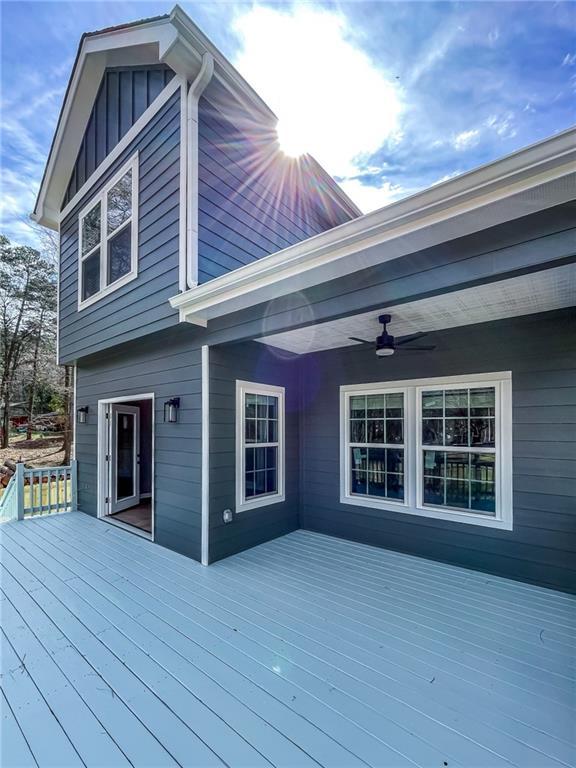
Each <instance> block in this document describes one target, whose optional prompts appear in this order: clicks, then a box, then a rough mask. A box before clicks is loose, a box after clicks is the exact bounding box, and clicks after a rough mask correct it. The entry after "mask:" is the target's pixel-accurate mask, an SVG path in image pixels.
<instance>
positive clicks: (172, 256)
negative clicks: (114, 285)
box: [59, 92, 180, 362]
mask: <svg viewBox="0 0 576 768" xmlns="http://www.w3.org/2000/svg"><path fill="white" fill-rule="evenodd" d="M136 151H139V158H140V169H139V174H140V179H139V183H140V189H139V212H138V216H139V227H138V241H139V242H138V276H137V277H136V279H134V280H132V281H131V282H129V283H127V284H126V285H125V286H123V287H122V288H119V289H118V290H117V291H114V292H113V293H111V294H110V295H109V296H106V297H105V298H102V299H100V300H99V301H97V302H96V303H95V304H93V305H91V306H89V307H87V308H86V309H83V310H82V311H81V312H78V308H77V300H78V214H79V212H80V211H81V210H82V209H83V208H84V206H86V205H87V204H88V203H89V201H90V200H91V199H92V198H93V197H94V196H95V194H96V193H97V192H98V191H99V190H100V189H101V188H102V186H103V185H104V184H105V183H106V182H107V181H108V180H109V179H110V178H111V177H112V176H113V175H114V174H115V173H116V172H117V171H118V169H119V168H120V167H121V166H122V165H123V164H124V163H125V162H126V161H127V160H128V159H129V158H130V157H132V155H133V154H134V153H135V152H136ZM179 174H180V95H179V92H176V93H175V94H174V95H173V96H172V97H171V98H170V99H169V101H168V102H167V103H166V104H165V105H164V106H163V107H162V109H161V110H160V111H159V112H158V113H157V114H156V115H155V116H154V117H153V118H152V120H151V121H150V123H148V125H147V126H146V128H144V130H143V131H142V133H141V134H140V135H139V136H138V138H136V139H135V140H134V141H133V142H131V144H130V146H129V147H127V149H126V150H125V151H124V152H123V153H122V155H121V156H120V157H119V158H118V160H117V161H116V162H115V163H114V164H113V165H112V167H111V168H110V169H109V170H108V171H107V172H106V173H105V174H104V177H103V178H102V179H100V180H99V181H98V183H97V184H96V185H95V186H94V188H93V189H91V190H90V192H89V193H88V194H87V195H86V197H85V198H84V199H83V200H82V201H81V202H80V203H79V204H78V205H77V206H76V207H75V209H74V210H73V211H72V212H71V213H70V214H69V215H68V216H67V217H66V219H65V221H64V222H63V225H62V229H61V242H60V254H61V256H60V259H61V264H60V310H59V311H60V330H59V334H60V357H61V360H62V361H63V362H66V361H70V360H74V359H78V358H80V357H83V356H86V355H89V354H92V353H95V352H98V351H99V350H102V349H105V348H109V347H113V346H115V345H117V344H120V343H123V342H125V341H128V340H131V339H136V338H138V337H141V336H143V335H145V334H148V333H154V332H156V331H161V330H163V329H165V328H167V327H170V326H173V325H176V324H177V323H178V315H177V313H176V312H175V311H174V310H173V309H172V308H171V307H170V305H169V303H168V299H169V298H170V297H171V296H173V295H174V294H175V293H177V291H178V269H179V255H178V247H179V236H178V232H179V195H180V175H179Z"/></svg>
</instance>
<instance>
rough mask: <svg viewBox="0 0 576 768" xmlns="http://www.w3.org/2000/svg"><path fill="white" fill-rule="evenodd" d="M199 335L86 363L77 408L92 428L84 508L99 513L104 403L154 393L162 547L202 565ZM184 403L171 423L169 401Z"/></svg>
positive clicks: (84, 453) (82, 429)
mask: <svg viewBox="0 0 576 768" xmlns="http://www.w3.org/2000/svg"><path fill="white" fill-rule="evenodd" d="M193 333H194V332H193V331H192V329H187V328H183V329H179V331H178V333H172V334H170V335H167V334H162V335H161V336H160V338H149V339H146V340H145V341H144V340H143V341H137V342H133V343H132V344H130V345H129V346H126V347H124V348H123V349H122V350H121V351H119V350H115V351H114V353H112V354H107V355H106V356H97V357H95V358H93V359H92V361H91V362H87V361H83V362H82V363H80V364H79V365H78V368H77V386H76V402H77V405H78V407H81V406H84V405H87V406H88V408H89V410H88V423H87V424H77V425H76V458H77V459H78V471H79V477H78V505H79V508H80V509H81V510H82V512H86V513H88V514H90V515H94V516H95V515H96V514H97V496H98V490H97V462H98V458H97V457H98V445H97V439H98V400H102V399H107V398H111V397H123V398H126V399H129V398H130V397H132V396H134V395H139V394H148V393H151V392H153V393H154V395H155V415H154V419H155V429H154V432H155V434H154V439H155V445H154V449H155V450H154V462H155V465H154V475H155V477H154V503H155V541H156V542H157V543H158V544H161V545H163V546H165V547H168V548H170V549H173V550H175V551H177V552H181V553H182V554H185V555H188V556H189V557H193V558H194V559H196V560H198V559H199V558H200V530H201V500H200V469H201V377H202V373H201V371H202V364H201V352H200V349H199V347H198V346H197V344H196V343H195V342H194V340H193V338H192V336H193ZM172 397H180V410H179V412H178V422H177V423H176V424H167V423H164V402H165V400H168V399H169V398H172Z"/></svg>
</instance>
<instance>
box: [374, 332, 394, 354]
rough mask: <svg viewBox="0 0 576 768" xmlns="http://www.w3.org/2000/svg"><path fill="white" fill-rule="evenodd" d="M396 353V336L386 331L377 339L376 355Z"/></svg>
mask: <svg viewBox="0 0 576 768" xmlns="http://www.w3.org/2000/svg"><path fill="white" fill-rule="evenodd" d="M393 354H394V336H391V335H390V334H389V333H387V332H386V330H385V331H384V333H383V334H382V335H381V336H378V338H377V339H376V355H377V356H378V357H388V356H389V355H393Z"/></svg>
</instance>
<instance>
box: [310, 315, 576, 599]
mask: <svg viewBox="0 0 576 768" xmlns="http://www.w3.org/2000/svg"><path fill="white" fill-rule="evenodd" d="M428 341H430V343H433V344H435V345H436V346H437V348H436V350H434V351H433V352H429V353H421V354H415V353H414V354H410V355H408V354H406V355H397V356H394V357H393V358H390V359H388V358H384V359H381V360H378V359H377V358H376V357H375V356H374V354H373V352H372V351H371V350H365V349H357V350H355V349H340V350H335V351H329V352H323V353H319V354H316V355H311V356H307V357H306V358H304V359H303V360H302V362H301V375H302V403H303V410H302V417H301V425H300V429H301V435H302V443H301V447H302V455H301V468H302V476H301V490H302V505H301V525H302V527H304V528H308V529H310V530H315V531H321V532H323V533H328V534H333V535H336V536H342V537H345V538H349V539H354V540H356V541H363V542H366V543H369V544H375V545H378V546H382V547H386V548H389V549H397V550H402V551H404V552H410V553H412V554H417V555H422V556H425V557H430V558H433V559H437V560H443V561H446V562H451V563H455V564H458V565H464V566H466V567H470V568H474V569H478V570H482V571H488V572H491V573H496V574H501V575H504V576H508V577H511V578H515V579H521V580H525V581H531V582H535V583H539V584H542V585H546V586H551V587H557V588H560V589H566V590H576V313H575V311H574V310H568V311H561V312H553V313H546V314H544V315H539V316H529V317H524V318H518V319H514V320H505V321H498V322H495V323H485V324H479V325H474V326H468V327H464V328H457V329H453V330H447V331H442V332H438V333H434V334H430V336H429V337H428V338H427V342H428ZM503 370H511V371H512V398H513V482H514V530H513V531H501V530H496V529H491V528H485V527H479V526H474V525H465V524H459V523H450V522H448V521H441V520H434V519H430V518H424V517H419V516H415V515H408V514H399V513H394V512H385V511H381V510H375V509H369V508H362V507H356V506H350V505H346V504H341V503H340V500H339V471H340V468H339V467H340V465H339V386H340V385H341V384H357V383H364V382H380V381H393V380H394V379H410V378H422V377H428V376H442V375H457V374H466V373H482V372H490V371H503Z"/></svg>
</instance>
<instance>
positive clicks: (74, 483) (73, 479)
mask: <svg viewBox="0 0 576 768" xmlns="http://www.w3.org/2000/svg"><path fill="white" fill-rule="evenodd" d="M70 486H71V496H72V499H71V505H70V509H71V511H72V512H76V511H77V509H78V462H77V461H76V459H72V461H71V462H70Z"/></svg>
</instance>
